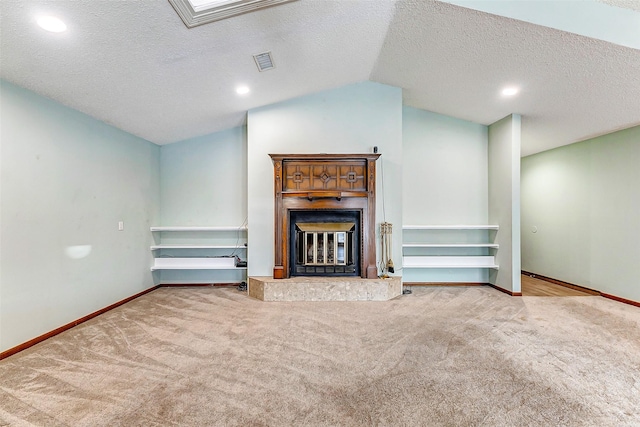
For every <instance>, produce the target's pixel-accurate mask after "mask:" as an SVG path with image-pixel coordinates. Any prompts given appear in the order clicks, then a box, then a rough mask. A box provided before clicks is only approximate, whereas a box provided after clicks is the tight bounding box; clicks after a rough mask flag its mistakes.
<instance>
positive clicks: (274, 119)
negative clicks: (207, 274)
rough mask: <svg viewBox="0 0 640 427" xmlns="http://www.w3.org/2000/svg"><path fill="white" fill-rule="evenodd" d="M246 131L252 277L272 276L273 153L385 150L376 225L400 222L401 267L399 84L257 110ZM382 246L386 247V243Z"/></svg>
mask: <svg viewBox="0 0 640 427" xmlns="http://www.w3.org/2000/svg"><path fill="white" fill-rule="evenodd" d="M247 134H248V149H247V153H248V156H247V158H248V162H247V163H248V181H247V185H248V190H247V196H248V206H247V208H248V209H247V210H248V224H249V234H250V245H249V249H248V261H249V262H248V267H249V271H248V273H249V275H250V276H271V275H272V274H273V266H274V264H273V263H274V252H273V251H274V188H273V163H272V162H271V158H270V157H269V154H270V153H272V154H275V153H281V154H284V153H344V154H350V153H371V152H372V149H373V147H374V146H377V147H378V150H379V151H378V152H379V153H381V154H382V155H381V156H380V159H379V160H378V161H377V188H376V197H377V198H376V202H377V203H376V204H377V206H376V223H380V222H382V221H384V220H385V219H386V221H388V222H391V223H392V224H394V226H395V227H394V236H393V254H394V264H395V265H400V263H401V249H402V246H401V234H400V233H399V232H398V231H396V230H399V229H400V227H401V224H402V159H403V156H402V90H401V89H400V88H396V87H391V86H386V85H382V84H378V83H373V82H363V83H357V84H353V85H349V86H346V87H342V88H339V89H334V90H329V91H324V92H321V93H318V94H314V95H308V96H304V97H301V98H296V99H292V100H289V101H285V102H281V103H278V104H273V105H268V106H265V107H261V108H257V109H253V110H250V111H249V113H248V117H247ZM383 180H384V185H383ZM383 188H384V192H383V190H382V189H383ZM383 202H384V203H383ZM383 206H384V210H383ZM376 228H377V230H376V234H379V227H376ZM377 237H378V239H379V236H377ZM376 247H377V248H379V247H380V244H379V240H378V243H377V244H376ZM378 256H380V253H379V249H378Z"/></svg>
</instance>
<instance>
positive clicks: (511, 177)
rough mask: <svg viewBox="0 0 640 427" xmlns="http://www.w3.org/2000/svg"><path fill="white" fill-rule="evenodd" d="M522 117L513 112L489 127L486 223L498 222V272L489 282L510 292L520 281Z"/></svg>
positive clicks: (513, 291) (493, 273)
mask: <svg viewBox="0 0 640 427" xmlns="http://www.w3.org/2000/svg"><path fill="white" fill-rule="evenodd" d="M521 123H522V119H521V117H520V116H519V115H517V114H512V115H510V116H507V117H505V118H504V119H502V120H499V121H497V122H495V123H493V124H492V125H490V126H489V223H491V224H497V225H499V226H500V229H499V230H498V232H497V233H496V238H495V242H496V243H498V244H499V245H500V247H499V249H498V250H497V252H496V263H497V264H498V265H499V266H500V269H499V270H498V271H495V270H492V271H491V272H490V275H489V276H490V277H489V280H490V283H491V284H493V285H495V286H497V287H499V288H501V289H504V290H506V291H509V292H512V293H520V292H521V283H520V146H521Z"/></svg>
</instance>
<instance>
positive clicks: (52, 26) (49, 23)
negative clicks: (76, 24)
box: [36, 16, 67, 33]
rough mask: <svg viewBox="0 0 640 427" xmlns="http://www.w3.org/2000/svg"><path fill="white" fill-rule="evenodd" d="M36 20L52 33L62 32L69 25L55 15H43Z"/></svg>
mask: <svg viewBox="0 0 640 427" xmlns="http://www.w3.org/2000/svg"><path fill="white" fill-rule="evenodd" d="M36 22H37V23H38V25H40V27H41V28H42V29H44V30H47V31H51V32H52V33H61V32H63V31H65V30H66V29H67V25H66V24H65V23H64V22H62V21H61V20H59V19H58V18H56V17H55V16H41V17H39V18H38V20H37V21H36Z"/></svg>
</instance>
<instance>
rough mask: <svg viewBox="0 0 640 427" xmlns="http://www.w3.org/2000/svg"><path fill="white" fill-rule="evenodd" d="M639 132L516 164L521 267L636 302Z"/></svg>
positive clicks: (639, 249) (639, 250)
mask: <svg viewBox="0 0 640 427" xmlns="http://www.w3.org/2000/svg"><path fill="white" fill-rule="evenodd" d="M638 165H640V126H636V127H633V128H630V129H626V130H622V131H618V132H614V133H611V134H608V135H604V136H600V137H597V138H593V139H590V140H587V141H583V142H578V143H575V144H571V145H567V146H564V147H559V148H556V149H553V150H549V151H545V152H542V153H538V154H534V155H531V156H527V157H525V158H523V159H522V268H523V270H526V271H529V272H532V273H536V274H540V275H543V276H547V277H552V278H554V279H559V280H563V281H566V282H569V283H574V284H577V285H581V286H585V287H587V288H591V289H595V290H598V291H600V292H603V293H607V294H610V295H614V296H618V297H621V298H626V299H629V300H632V301H636V302H640V281H639V280H638V277H639V275H638V260H640V190H639V189H640V168H639V167H638Z"/></svg>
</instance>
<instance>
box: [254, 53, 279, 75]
mask: <svg viewBox="0 0 640 427" xmlns="http://www.w3.org/2000/svg"><path fill="white" fill-rule="evenodd" d="M253 59H254V60H255V61H256V65H257V66H258V70H259V71H267V70H271V69H272V68H275V65H273V58H271V52H264V53H259V54H257V55H253Z"/></svg>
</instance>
